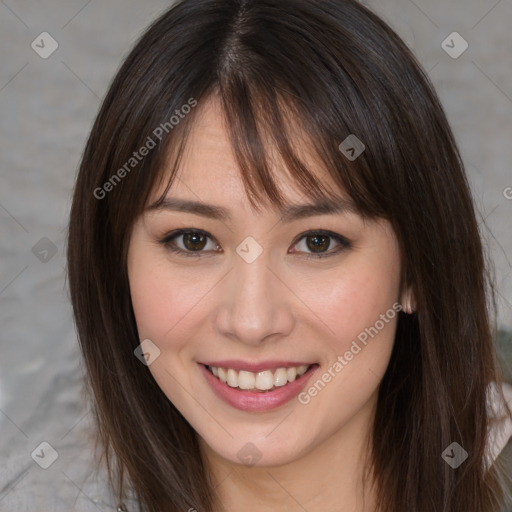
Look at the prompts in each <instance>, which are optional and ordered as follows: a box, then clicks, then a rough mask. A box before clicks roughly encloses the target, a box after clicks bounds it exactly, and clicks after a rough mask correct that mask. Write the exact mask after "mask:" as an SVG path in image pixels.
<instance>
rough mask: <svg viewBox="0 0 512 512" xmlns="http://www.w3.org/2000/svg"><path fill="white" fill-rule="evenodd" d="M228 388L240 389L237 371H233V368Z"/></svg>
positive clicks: (229, 373) (230, 371)
mask: <svg viewBox="0 0 512 512" xmlns="http://www.w3.org/2000/svg"><path fill="white" fill-rule="evenodd" d="M228 386H231V387H232V388H237V387H238V375H237V374H236V372H235V370H232V369H231V368H229V370H228Z"/></svg>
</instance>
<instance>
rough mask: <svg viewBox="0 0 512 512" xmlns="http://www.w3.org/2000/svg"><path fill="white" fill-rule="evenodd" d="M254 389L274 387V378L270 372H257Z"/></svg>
mask: <svg viewBox="0 0 512 512" xmlns="http://www.w3.org/2000/svg"><path fill="white" fill-rule="evenodd" d="M255 386H256V389H262V390H266V389H272V388H273V387H274V376H273V375H272V372H271V371H270V370H265V371H264V372H258V375H256V384H255Z"/></svg>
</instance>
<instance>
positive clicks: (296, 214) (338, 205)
mask: <svg viewBox="0 0 512 512" xmlns="http://www.w3.org/2000/svg"><path fill="white" fill-rule="evenodd" d="M162 210H171V211H179V212H186V213H192V214H195V215H200V216H202V217H209V218H211V219H215V220H220V221H228V220H231V218H232V216H231V214H230V213H229V210H228V209H226V208H224V207H222V206H216V205H212V204H207V203H203V202H199V201H190V200H188V199H179V198H177V197H166V198H164V199H163V200H162V201H161V202H159V201H157V202H155V203H153V204H151V205H150V206H148V207H147V208H146V210H145V211H162ZM280 213H281V220H282V221H284V222H292V221H294V220H298V219H303V218H306V217H313V216H315V215H333V214H338V215H339V214H344V213H356V208H355V207H354V205H353V204H352V203H351V202H348V201H347V200H346V199H342V198H337V199H336V200H333V199H328V198H326V199H322V200H319V201H315V202H313V203H310V204H291V205H287V206H285V207H284V208H283V209H282V210H280Z"/></svg>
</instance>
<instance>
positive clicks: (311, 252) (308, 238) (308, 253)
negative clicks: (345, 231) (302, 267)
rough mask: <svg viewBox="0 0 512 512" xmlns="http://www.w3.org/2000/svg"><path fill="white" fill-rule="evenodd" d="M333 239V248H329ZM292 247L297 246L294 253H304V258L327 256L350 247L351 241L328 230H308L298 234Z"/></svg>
mask: <svg viewBox="0 0 512 512" xmlns="http://www.w3.org/2000/svg"><path fill="white" fill-rule="evenodd" d="M333 240H334V249H332V250H328V249H330V248H331V246H332V245H333V244H332V241H333ZM294 247H298V249H296V250H295V251H293V252H294V253H298V252H301V253H304V255H305V257H306V258H317V259H318V258H327V257H330V256H335V255H336V254H339V253H340V252H342V251H343V250H345V249H348V248H350V247H351V243H350V242H349V241H348V240H347V239H346V238H344V237H342V236H341V235H337V234H336V233H331V232H330V231H322V230H320V231H310V232H309V233H304V234H303V235H301V236H300V238H299V239H298V240H297V242H296V243H295V244H294Z"/></svg>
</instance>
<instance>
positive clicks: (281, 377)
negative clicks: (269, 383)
mask: <svg viewBox="0 0 512 512" xmlns="http://www.w3.org/2000/svg"><path fill="white" fill-rule="evenodd" d="M285 384H288V375H287V373H286V368H278V369H277V370H276V373H275V374H274V386H276V387H279V386H284V385H285Z"/></svg>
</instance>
